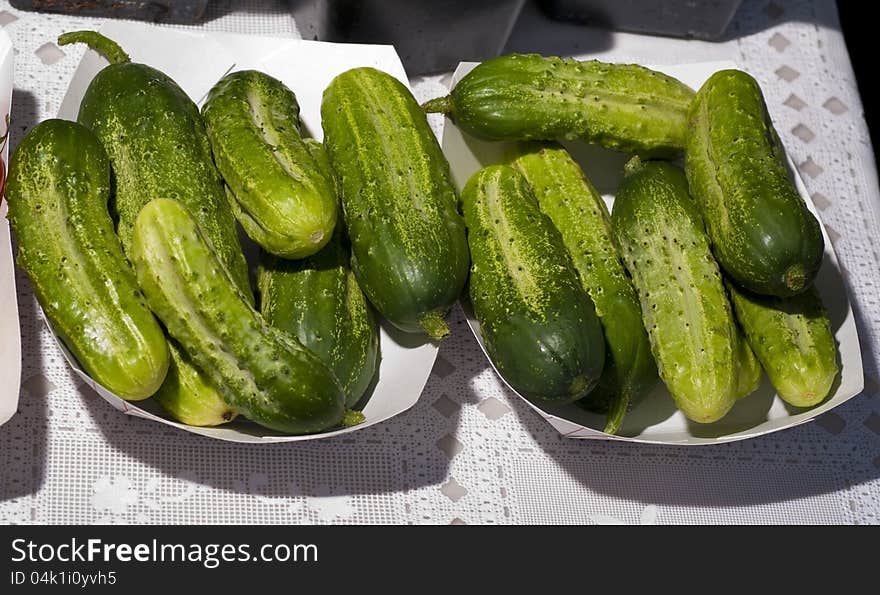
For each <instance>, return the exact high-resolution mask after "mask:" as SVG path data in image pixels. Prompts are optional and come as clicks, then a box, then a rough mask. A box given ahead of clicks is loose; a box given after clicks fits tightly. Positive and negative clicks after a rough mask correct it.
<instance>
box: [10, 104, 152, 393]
mask: <svg viewBox="0 0 880 595" xmlns="http://www.w3.org/2000/svg"><path fill="white" fill-rule="evenodd" d="M6 198H7V200H8V201H9V221H10V223H11V225H12V229H13V231H15V236H16V238H17V240H18V265H19V266H20V267H21V268H22V269H23V270H24V271H25V272H26V273H27V274H28V276H29V277H30V278H31V281H32V282H33V285H34V293H35V294H36V296H37V299H38V300H39V302H40V305H41V306H42V307H43V311H44V312H45V313H46V316H47V318H48V319H49V320H50V321H51V322H52V326H53V328H54V330H55V331H56V332H57V333H58V335H59V336H60V337H61V339H62V340H63V341H64V344H65V345H66V346H67V348H68V349H69V350H70V352H71V353H72V354H73V355H74V356H75V357H76V359H77V360H78V361H79V363H80V364H81V365H82V367H83V369H84V370H85V371H86V372H87V373H88V374H89V376H91V377H92V378H94V379H95V380H96V381H97V382H99V383H100V384H101V385H102V386H104V387H105V388H107V389H108V390H109V391H111V392H113V393H114V394H116V395H118V396H119V397H121V398H123V399H126V400H138V399H145V398H147V397H149V396H150V395H152V394H153V393H154V392H156V390H157V389H158V388H159V385H161V384H162V381H163V380H164V379H165V375H166V372H167V370H168V360H169V358H168V347H167V344H166V341H165V335H164V334H163V333H162V329H161V327H160V326H159V323H158V322H157V321H156V319H155V318H154V317H153V314H152V313H151V312H150V310H149V308H147V305H146V303H145V302H144V298H143V295H142V293H141V291H140V289H139V288H138V285H137V279H136V278H135V275H134V271H132V269H131V266H130V265H129V264H128V261H127V260H126V259H125V255H124V254H123V253H122V247H121V246H120V243H119V238H117V237H116V234H115V233H114V231H113V221H112V220H111V218H110V213H109V211H108V207H107V202H108V200H109V198H110V162H109V161H108V159H107V155H106V154H105V153H104V149H103V148H101V144H100V143H99V142H98V139H97V138H95V135H94V134H92V133H91V132H90V131H89V130H88V129H87V128H85V127H84V126H80V125H79V124H76V123H75V122H66V121H63V120H46V121H45V122H43V123H41V124H38V125H37V126H35V127H34V128H33V129H31V131H30V132H29V133H28V134H27V136H25V138H24V139H23V140H22V141H21V144H19V145H18V148H17V149H16V151H15V153H14V154H13V156H12V161H11V162H10V164H9V180H8V185H7V186H6Z"/></svg>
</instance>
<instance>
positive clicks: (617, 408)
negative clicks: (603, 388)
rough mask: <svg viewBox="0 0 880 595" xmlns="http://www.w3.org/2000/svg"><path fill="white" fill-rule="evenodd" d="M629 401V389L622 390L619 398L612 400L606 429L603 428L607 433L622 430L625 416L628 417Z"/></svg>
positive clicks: (606, 419) (612, 433)
mask: <svg viewBox="0 0 880 595" xmlns="http://www.w3.org/2000/svg"><path fill="white" fill-rule="evenodd" d="M629 402H630V396H629V391H626V390H622V391H620V393H619V394H618V395H617V398H616V399H614V400H612V401H611V405H609V407H608V417H606V418H605V429H604V430H603V431H604V432H605V433H606V434H611V435H614V434H616V433H617V432H618V430H620V426H621V425H623V418H624V417H626V413H627V411H629Z"/></svg>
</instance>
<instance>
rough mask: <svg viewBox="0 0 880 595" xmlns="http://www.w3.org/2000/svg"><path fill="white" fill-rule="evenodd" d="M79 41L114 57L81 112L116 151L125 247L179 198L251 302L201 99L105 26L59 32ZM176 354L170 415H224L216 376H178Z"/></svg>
mask: <svg viewBox="0 0 880 595" xmlns="http://www.w3.org/2000/svg"><path fill="white" fill-rule="evenodd" d="M78 42H82V43H85V44H87V45H88V46H89V47H90V48H92V49H94V50H95V51H97V52H99V53H101V54H102V55H103V56H105V57H106V58H107V59H108V60H109V61H110V65H109V66H107V67H106V68H104V69H103V70H101V71H100V72H99V73H98V74H97V75H96V76H95V78H94V79H93V80H92V82H91V83H90V84H89V87H88V89H86V92H85V95H84V96H83V99H82V103H81V104H80V108H79V115H78V120H79V122H80V123H81V124H84V125H86V126H87V127H88V128H90V129H91V130H92V131H93V132H95V134H96V135H97V136H98V139H99V140H100V141H101V144H102V145H103V146H104V149H105V150H106V151H107V155H108V156H109V158H110V164H111V166H112V169H113V174H114V181H115V195H114V197H113V198H114V201H113V203H112V204H113V206H114V209H113V210H114V211H115V215H116V218H117V227H116V232H117V233H118V234H119V238H120V239H121V240H122V247H123V250H124V251H125V253H126V255H127V256H128V257H129V258H131V237H132V229H133V227H134V222H135V219H136V218H137V216H138V213H140V210H141V209H142V208H143V207H144V205H146V204H147V203H148V202H149V201H150V200H152V199H154V198H158V197H164V198H173V199H177V200H179V201H181V202H182V203H183V204H185V205H186V206H187V208H188V209H189V210H190V211H191V212H192V213H193V214H194V216H195V217H196V220H197V221H198V223H199V225H200V226H201V228H202V229H203V230H204V232H205V234H206V235H207V237H208V239H209V241H210V242H211V245H212V246H213V247H214V249H215V250H216V252H217V256H218V257H219V258H220V262H221V263H222V264H223V266H224V267H225V268H227V269H228V270H229V272H230V274H231V275H232V277H233V279H234V280H235V283H236V285H237V286H238V288H239V289H240V290H241V291H242V293H243V295H245V296H247V297H248V299H249V300H250V301H251V303H253V295H252V292H251V288H250V280H249V278H248V270H247V263H246V262H245V259H244V254H243V253H242V250H241V245H240V243H239V240H238V231H237V229H236V223H235V217H234V216H233V214H232V212H231V210H230V208H229V205H228V203H227V199H226V192H225V190H224V188H223V182H222V180H221V179H220V174H219V173H218V172H217V169H216V168H215V167H214V161H213V157H212V155H211V145H210V142H209V141H208V135H207V133H206V131H205V125H204V122H203V121H202V117H201V115H200V114H199V109H198V107H196V105H195V103H193V102H192V100H191V99H190V98H189V97H187V95H186V93H184V91H183V90H182V89H181V88H180V87H179V86H178V85H177V83H175V82H174V81H173V80H171V78H169V77H168V76H166V75H165V74H163V73H161V72H159V71H158V70H156V69H154V68H151V67H149V66H147V65H144V64H137V63H133V62H131V61H130V60H129V57H128V55H127V54H126V53H125V52H124V51H123V50H122V48H120V47H119V46H118V45H117V44H116V43H115V42H113V41H112V40H110V39H108V38H106V37H104V36H103V35H101V34H99V33H95V32H93V31H76V32H71V33H66V34H64V35H62V36H61V37H59V38H58V43H59V44H60V45H65V44H68V43H78ZM171 357H172V359H174V365H173V366H171V370H170V373H169V375H168V378H167V380H166V382H167V384H168V385H167V386H165V387H163V389H162V390H161V391H159V394H158V396H159V400H160V402H161V403H163V404H166V405H168V407H167V409H168V410H169V412H170V413H172V415H173V414H174V413H173V412H174V411H190V412H193V411H195V409H196V408H201V409H203V412H202V413H199V414H196V413H192V415H190V416H188V418H191V419H195V418H197V419H201V420H203V422H204V423H210V425H215V424H218V423H222V422H223V421H224V420H223V417H222V416H221V417H218V416H217V415H216V412H217V411H222V410H223V408H224V404H223V400H222V399H221V397H220V395H219V394H218V393H217V392H216V390H213V389H212V388H211V385H210V383H207V382H194V381H190V379H191V378H192V376H193V375H194V374H196V373H197V372H196V371H194V370H186V371H183V372H181V374H182V375H183V376H182V377H181V378H175V374H176V373H177V372H178V371H182V370H183V369H184V368H185V367H186V366H191V365H192V364H191V362H189V361H188V359H187V358H186V357H184V356H183V355H182V352H181V351H180V350H178V349H174V348H173V347H172V348H171ZM187 402H190V403H189V404H187ZM209 420H213V421H210V422H209ZM179 421H183V420H179Z"/></svg>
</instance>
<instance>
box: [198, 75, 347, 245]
mask: <svg viewBox="0 0 880 595" xmlns="http://www.w3.org/2000/svg"><path fill="white" fill-rule="evenodd" d="M202 115H203V116H204V118H205V124H206V127H207V131H208V138H209V139H210V140H211V147H212V149H213V152H214V159H215V161H216V164H217V168H218V169H219V170H220V173H221V174H222V175H223V179H224V180H225V181H226V184H227V186H228V187H229V190H230V192H229V197H230V205H231V206H232V210H233V212H234V213H235V216H236V218H237V219H238V221H239V223H241V225H242V227H243V228H244V230H245V232H247V234H248V236H250V238H251V239H252V240H254V241H255V242H256V243H258V244H259V245H260V246H262V248H263V249H264V250H266V251H268V252H270V253H272V254H275V255H276V256H282V257H284V258H303V257H306V256H310V255H312V254H314V253H315V252H317V251H318V250H320V249H321V248H322V247H323V246H324V245H326V244H327V242H328V241H329V240H330V237H331V236H332V234H333V228H334V226H335V225H336V211H337V206H336V205H337V199H336V192H335V189H334V187H333V181H332V178H331V179H328V178H327V177H326V176H325V175H324V172H323V170H322V168H321V167H320V165H318V164H317V163H316V160H315V158H314V157H313V156H312V153H311V152H310V150H309V147H308V145H307V144H306V142H305V140H304V139H303V137H302V132H301V130H300V121H299V104H298V103H297V101H296V96H295V95H294V94H293V91H291V90H290V89H288V88H287V87H286V86H285V85H284V84H283V83H282V82H281V81H279V80H276V79H274V78H272V77H271V76H269V75H267V74H263V73H262V72H257V71H255V70H245V71H241V72H233V73H232V74H228V75H226V76H225V77H223V79H221V80H220V81H219V82H218V83H217V84H216V85H214V88H212V89H211V91H210V93H208V98H207V101H206V102H205V105H204V106H203V107H202Z"/></svg>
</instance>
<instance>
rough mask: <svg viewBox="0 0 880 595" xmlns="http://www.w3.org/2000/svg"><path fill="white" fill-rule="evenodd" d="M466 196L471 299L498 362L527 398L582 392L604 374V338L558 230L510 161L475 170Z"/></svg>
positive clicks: (559, 398)
mask: <svg viewBox="0 0 880 595" xmlns="http://www.w3.org/2000/svg"><path fill="white" fill-rule="evenodd" d="M461 202H462V206H463V211H464V217H465V221H466V223H467V227H468V243H469V245H470V249H471V258H472V260H473V263H472V266H471V275H470V283H469V293H470V299H471V303H472V304H473V309H474V315H475V316H476V318H477V320H479V322H480V329H481V333H482V336H483V340H484V342H485V345H486V350H487V352H488V353H489V357H490V358H491V359H492V363H493V364H494V365H495V368H496V369H497V370H498V372H499V373H500V374H501V376H502V377H504V379H505V380H506V381H507V382H508V383H509V384H510V385H511V386H512V387H513V388H514V389H516V391H517V392H519V393H520V394H521V395H523V396H524V397H526V398H529V399H538V400H552V401H556V402H570V401H574V400H577V399H580V398H582V397H583V396H584V395H586V394H587V393H588V392H589V391H590V390H591V389H592V388H593V387H594V386H595V384H596V382H597V381H598V379H599V375H600V374H601V373H602V366H603V364H604V359H605V342H604V339H603V338H602V327H601V325H600V323H599V319H598V317H597V316H596V312H595V310H594V308H593V303H592V302H591V301H590V296H589V295H588V294H587V292H585V291H584V290H583V288H582V287H581V285H580V282H579V281H578V276H577V271H576V270H575V268H574V264H573V263H572V261H571V257H570V256H569V255H568V253H567V252H566V250H565V245H564V244H563V241H562V237H561V236H560V235H559V232H558V231H557V230H556V228H554V227H553V223H552V222H551V221H550V219H548V218H547V216H546V215H544V214H543V213H541V211H540V209H539V208H538V203H537V201H536V200H535V197H534V194H533V193H532V190H531V188H529V185H528V182H527V181H526V179H525V178H524V177H523V175H522V174H521V173H519V171H517V170H516V169H513V168H512V167H508V166H506V165H496V166H490V167H487V168H484V169H482V170H480V171H479V172H477V173H476V174H474V176H473V177H472V178H471V179H470V180H469V181H468V183H467V184H466V185H465V188H464V190H463V191H462V194H461Z"/></svg>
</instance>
